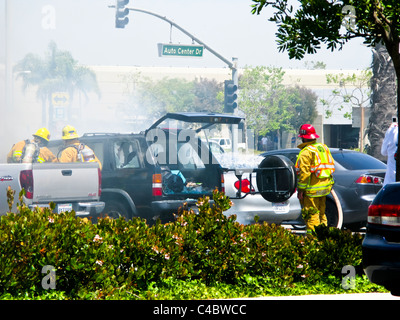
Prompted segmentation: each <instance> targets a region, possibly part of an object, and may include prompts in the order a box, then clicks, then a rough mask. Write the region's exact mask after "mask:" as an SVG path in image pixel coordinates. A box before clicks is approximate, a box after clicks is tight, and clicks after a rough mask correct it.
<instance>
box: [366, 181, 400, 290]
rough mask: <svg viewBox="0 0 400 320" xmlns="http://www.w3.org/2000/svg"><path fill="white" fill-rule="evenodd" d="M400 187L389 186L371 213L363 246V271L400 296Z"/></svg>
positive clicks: (370, 209) (375, 202)
mask: <svg viewBox="0 0 400 320" xmlns="http://www.w3.org/2000/svg"><path fill="white" fill-rule="evenodd" d="M399 194H400V183H399V182H395V183H391V184H387V185H386V186H384V187H383V188H382V190H381V191H379V193H378V194H377V196H376V197H375V199H374V201H373V202H372V203H371V205H370V207H369V211H368V224H367V232H366V234H365V238H364V241H363V244H362V251H363V267H364V271H365V273H366V274H367V276H368V278H369V280H370V281H371V282H373V283H376V284H379V285H382V286H384V287H385V288H386V289H388V290H389V291H391V293H392V294H393V295H397V296H398V295H400V197H399Z"/></svg>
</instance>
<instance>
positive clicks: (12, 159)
mask: <svg viewBox="0 0 400 320" xmlns="http://www.w3.org/2000/svg"><path fill="white" fill-rule="evenodd" d="M27 141H29V140H22V141H20V142H17V143H16V144H14V145H13V146H12V148H11V150H10V152H9V153H8V155H7V162H8V163H18V162H21V160H22V158H23V151H24V147H25V145H26V143H27ZM32 142H33V141H32ZM55 161H57V158H56V156H55V155H54V154H53V152H51V151H50V150H49V149H48V148H47V147H40V152H39V155H38V158H37V162H38V163H44V162H55Z"/></svg>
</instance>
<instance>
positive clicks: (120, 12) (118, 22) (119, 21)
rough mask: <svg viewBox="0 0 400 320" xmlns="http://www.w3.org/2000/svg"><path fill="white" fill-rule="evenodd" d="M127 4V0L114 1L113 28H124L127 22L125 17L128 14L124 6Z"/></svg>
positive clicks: (127, 19)
mask: <svg viewBox="0 0 400 320" xmlns="http://www.w3.org/2000/svg"><path fill="white" fill-rule="evenodd" d="M128 3H129V0H116V5H115V27H116V28H125V26H126V25H127V24H128V22H129V18H128V17H127V15H128V14H129V9H128V8H125V6H126V5H127V4H128Z"/></svg>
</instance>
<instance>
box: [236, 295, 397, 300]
mask: <svg viewBox="0 0 400 320" xmlns="http://www.w3.org/2000/svg"><path fill="white" fill-rule="evenodd" d="M242 299H244V300H398V301H400V297H396V296H393V295H391V294H390V293H344V294H312V295H301V296H263V297H257V298H242Z"/></svg>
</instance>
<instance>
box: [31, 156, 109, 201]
mask: <svg viewBox="0 0 400 320" xmlns="http://www.w3.org/2000/svg"><path fill="white" fill-rule="evenodd" d="M94 168H98V164H97V163H80V162H75V163H68V166H66V163H44V164H34V165H33V190H34V192H33V199H32V200H33V202H34V203H48V202H50V201H54V202H60V201H71V200H73V201H97V200H99V198H100V195H99V184H100V183H101V182H100V178H99V170H94Z"/></svg>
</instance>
